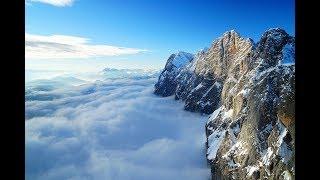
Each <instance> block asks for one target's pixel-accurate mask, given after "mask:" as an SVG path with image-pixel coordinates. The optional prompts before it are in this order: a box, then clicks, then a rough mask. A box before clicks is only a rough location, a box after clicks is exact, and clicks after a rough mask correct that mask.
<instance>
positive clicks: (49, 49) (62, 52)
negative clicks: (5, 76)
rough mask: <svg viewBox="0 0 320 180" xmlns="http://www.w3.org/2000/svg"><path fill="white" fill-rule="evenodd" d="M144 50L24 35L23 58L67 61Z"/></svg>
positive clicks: (83, 40)
mask: <svg viewBox="0 0 320 180" xmlns="http://www.w3.org/2000/svg"><path fill="white" fill-rule="evenodd" d="M146 51H147V50H145V49H136V48H126V47H117V46H109V45H101V44H89V39H87V38H83V37H76V36H65V35H50V36H42V35H34V34H28V33H26V34H25V57H26V58H30V59H68V58H91V57H104V56H119V55H129V54H138V53H141V52H146Z"/></svg>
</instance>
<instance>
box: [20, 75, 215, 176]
mask: <svg viewBox="0 0 320 180" xmlns="http://www.w3.org/2000/svg"><path fill="white" fill-rule="evenodd" d="M155 80H156V79H155V78H149V77H145V78H121V79H106V80H103V81H96V82H95V83H91V84H84V85H81V86H72V87H70V86H68V87H67V86H66V87H64V86H61V84H60V85H59V86H58V87H57V86H55V84H49V83H45V84H44V83H40V82H38V84H33V85H32V86H27V87H28V88H27V91H26V97H27V101H26V123H25V128H26V178H27V179H111V180H113V179H116V180H118V179H119V180H120V179H129V180H144V179H146V180H148V179H155V180H163V179H168V180H170V179H172V180H175V179H188V180H199V179H208V177H209V175H210V170H209V169H208V168H207V167H206V160H205V135H204V130H203V128H204V124H205V122H206V119H207V117H206V116H201V115H199V114H196V113H190V112H186V111H183V103H181V102H179V101H174V100H173V97H167V98H161V97H157V96H155V95H153V94H152V91H153V84H154V82H155ZM56 85H57V84H56ZM48 87H50V88H48Z"/></svg>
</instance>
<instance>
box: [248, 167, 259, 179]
mask: <svg viewBox="0 0 320 180" xmlns="http://www.w3.org/2000/svg"><path fill="white" fill-rule="evenodd" d="M246 170H247V173H248V174H247V176H249V177H250V176H252V174H253V173H254V172H255V171H258V170H259V167H257V166H247V167H246Z"/></svg>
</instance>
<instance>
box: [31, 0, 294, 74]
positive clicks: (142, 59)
mask: <svg viewBox="0 0 320 180" xmlns="http://www.w3.org/2000/svg"><path fill="white" fill-rule="evenodd" d="M37 1H40V2H37ZM41 1H42V2H41ZM55 1H59V0H27V3H26V33H28V34H31V35H38V36H50V35H64V36H72V37H74V36H75V37H82V38H88V39H90V40H89V42H88V43H89V44H91V45H93V44H99V45H109V46H115V47H127V48H134V49H137V52H135V53H129V54H121V55H117V56H113V55H112V56H109V55H108V56H100V57H91V56H90V57H87V58H68V60H66V59H63V58H61V59H55V60H52V59H45V60H44V59H39V58H38V59H36V60H29V59H33V58H26V60H27V61H26V68H27V69H28V68H29V69H36V68H34V67H35V66H37V67H39V66H41V67H45V66H46V63H48V64H51V65H54V64H59V63H60V67H61V66H64V65H63V64H64V63H63V62H65V61H68V62H67V63H68V65H67V66H70V64H73V63H75V64H83V63H84V64H87V65H88V64H97V66H98V67H101V66H110V67H119V68H139V67H141V68H161V67H163V66H164V63H165V61H166V59H167V57H168V56H169V55H170V54H171V53H173V52H177V51H179V50H182V51H187V52H191V53H195V52H197V51H198V50H200V49H202V48H204V47H208V46H210V44H211V43H212V41H213V40H214V39H215V38H217V37H219V36H220V35H221V34H223V33H224V32H225V31H227V30H231V29H235V30H236V31H237V32H239V33H240V34H241V35H242V36H244V37H251V38H253V39H254V40H255V41H258V40H259V38H260V36H261V35H262V33H263V32H264V31H265V30H267V29H268V28H272V27H281V28H283V29H285V30H286V31H287V32H288V33H289V34H291V35H294V26H295V23H294V1H293V0H291V1H286V0H282V1H277V0H269V1H266V0H259V1H252V0H245V1H236V0H234V1H231V0H223V1H222V0H220V1H218V0H211V1H205V0H202V1H201V0H198V1H189V0H161V1H156V0H121V1H119V0H74V1H72V0H60V2H63V1H65V2H67V3H66V5H65V6H63V5H61V6H57V5H56V4H54V2H55ZM46 2H47V3H46ZM48 2H51V3H48ZM52 2H53V3H52ZM68 2H69V4H68ZM140 50H141V51H140ZM28 60H29V61H28ZM61 63H62V64H61ZM39 64H42V65H39ZM87 65H86V66H87ZM71 66H72V65H71ZM79 68H80V66H79ZM56 69H58V68H56ZM80 69H81V68H80Z"/></svg>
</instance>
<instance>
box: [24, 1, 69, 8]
mask: <svg viewBox="0 0 320 180" xmlns="http://www.w3.org/2000/svg"><path fill="white" fill-rule="evenodd" d="M27 2H40V3H45V4H50V5H53V6H58V7H64V6H72V4H73V2H74V0H27Z"/></svg>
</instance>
